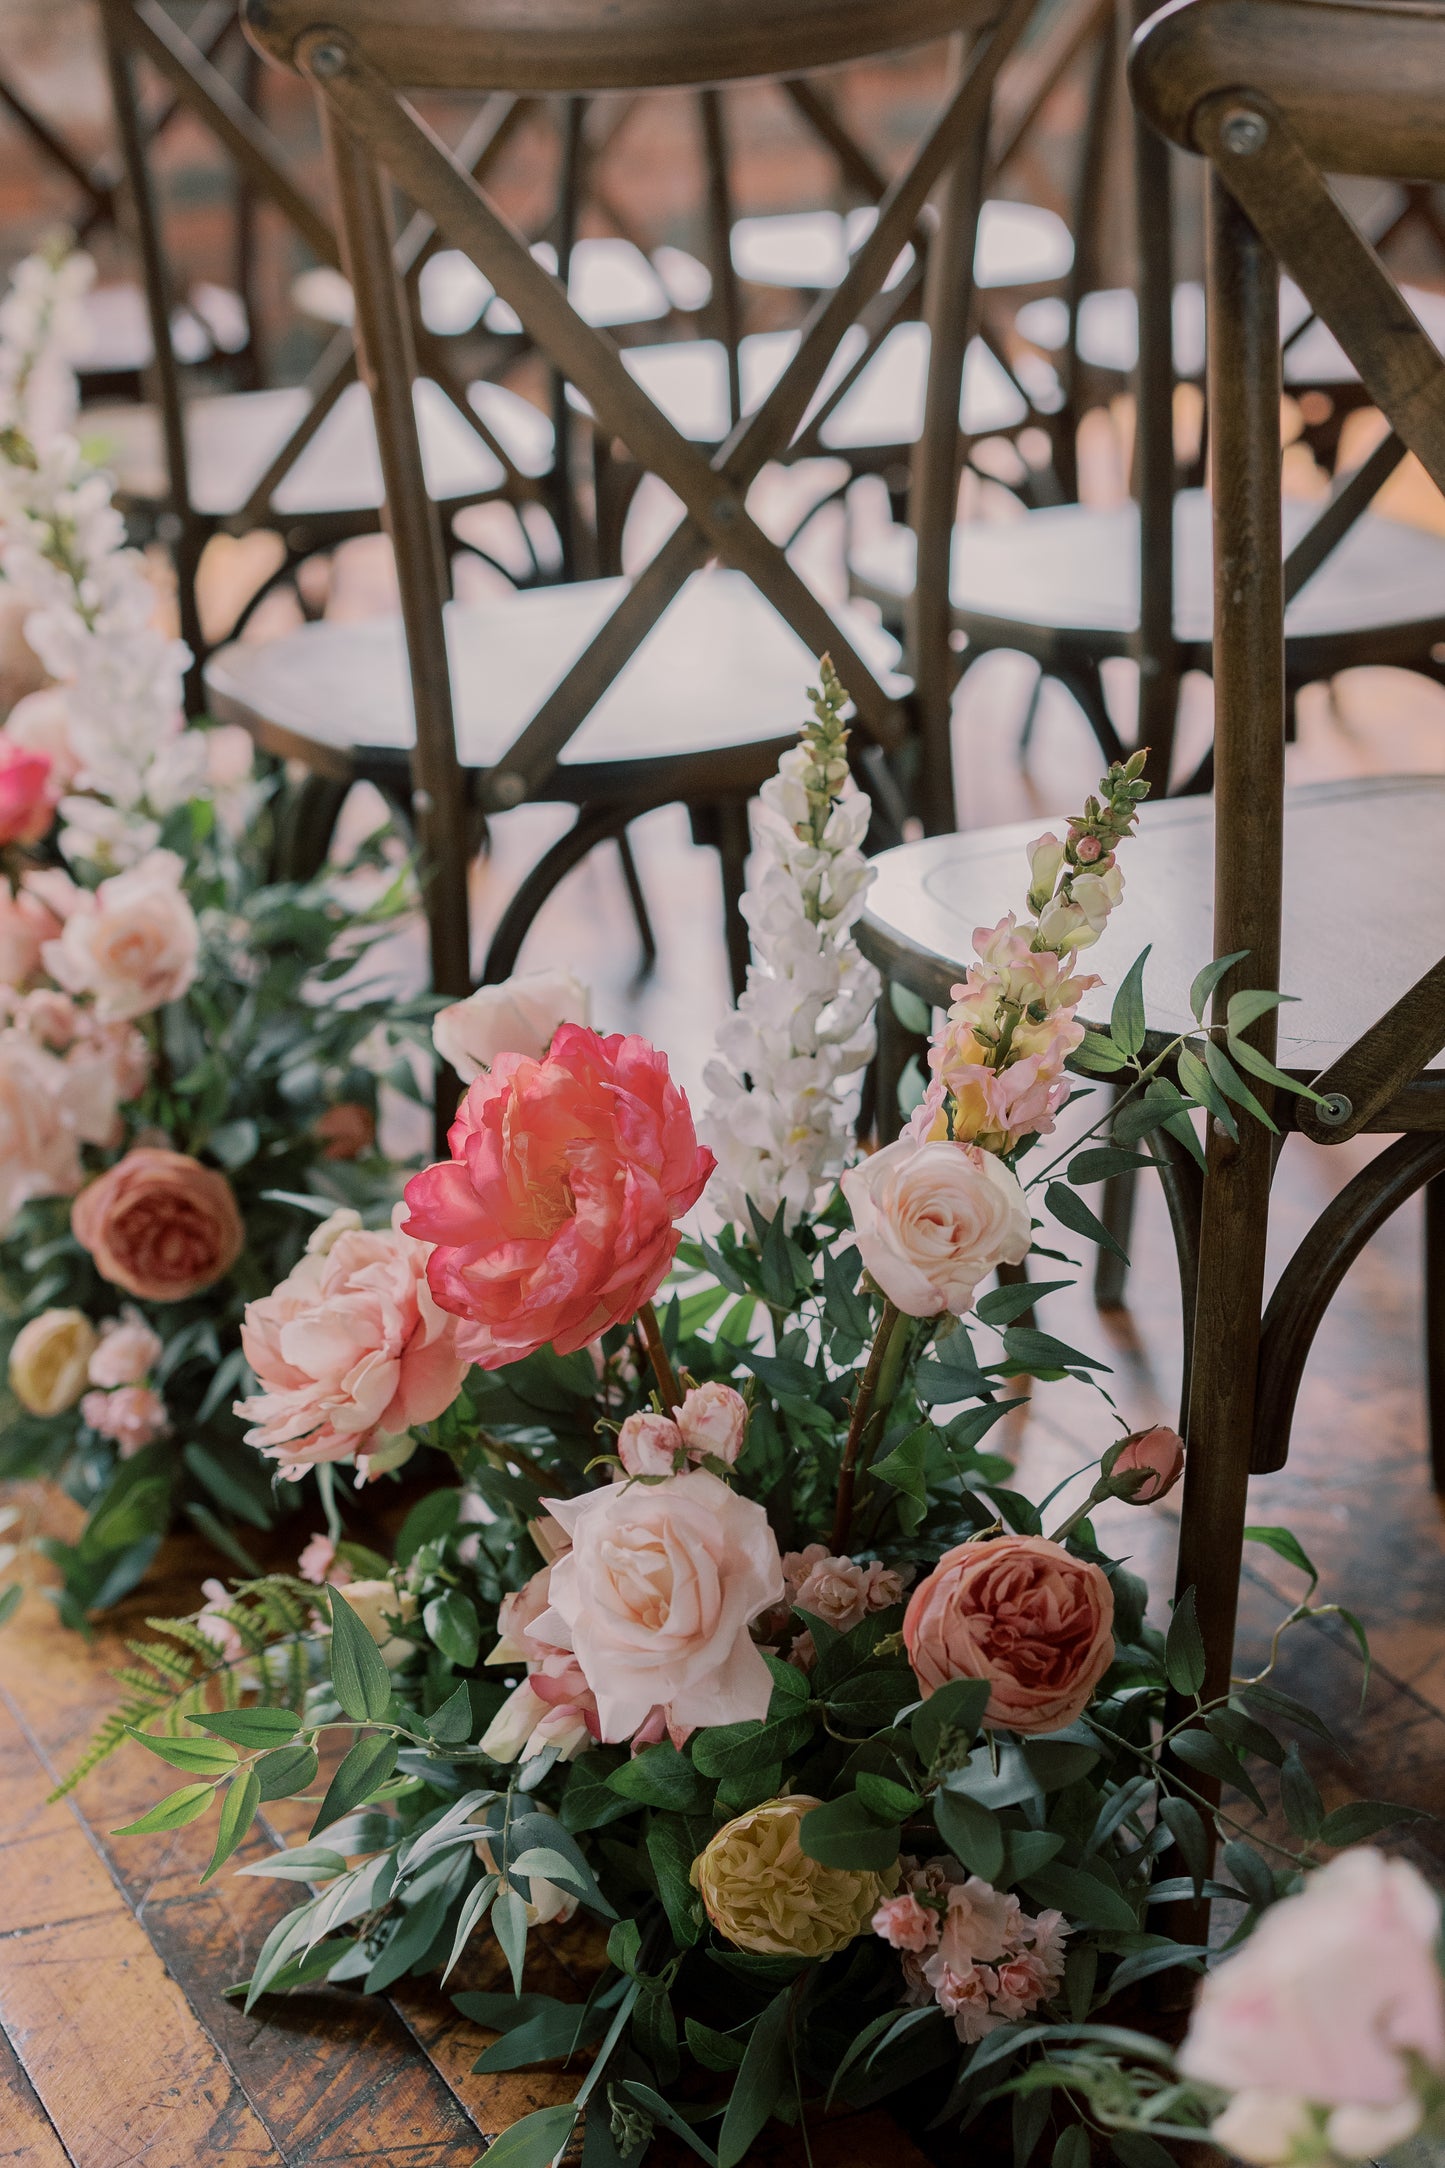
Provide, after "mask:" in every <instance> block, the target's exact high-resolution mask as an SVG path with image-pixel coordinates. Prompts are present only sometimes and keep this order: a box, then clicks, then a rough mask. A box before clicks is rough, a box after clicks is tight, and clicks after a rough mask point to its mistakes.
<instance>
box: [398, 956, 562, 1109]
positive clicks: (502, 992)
mask: <svg viewBox="0 0 1445 2168" xmlns="http://www.w3.org/2000/svg"><path fill="white" fill-rule="evenodd" d="M591 1006H592V1002H591V995H590V994H589V992H588V990H587V988H586V987H585V986H584V985H583V984H582V983H581V981H580V979H574V978H573V976H572V974H571V972H570V971H519V972H517V973H516V975H515V976H514V977H512V978H510V979H504V980H503V981H502V983H501V985H500V986H479V987H478V988H477V990H476V992H475V993H474V994H469V995H468V996H467V998H466V1000H465V1001H453V1002H451V1003H450V1004H449V1005H448V1006H447V1007H446V1008H445V1009H438V1011H437V1013H436V1015H435V1016H434V1017H433V1018H432V1044H433V1045H434V1046H435V1048H436V1050H437V1052H438V1053H439V1054H440V1055H441V1057H442V1060H443V1061H446V1062H450V1064H451V1066H452V1068H453V1069H455V1071H456V1073H457V1075H458V1076H459V1077H460V1078H461V1080H462V1082H463V1083H464V1084H471V1083H473V1082H475V1080H476V1078H477V1077H479V1076H480V1075H481V1074H482V1073H483V1071H484V1070H487V1069H490V1068H491V1066H492V1063H493V1062H494V1061H495V1060H496V1058H497V1056H498V1055H499V1054H530V1055H531V1056H532V1058H533V1060H535V1061H540V1060H541V1059H542V1056H543V1055H544V1054H545V1053H546V1051H547V1049H548V1047H549V1046H550V1045H551V1044H552V1037H553V1034H554V1033H555V1031H556V1029H557V1027H558V1025H559V1024H585V1023H587V1022H588V1021H589V1015H590V1010H591Z"/></svg>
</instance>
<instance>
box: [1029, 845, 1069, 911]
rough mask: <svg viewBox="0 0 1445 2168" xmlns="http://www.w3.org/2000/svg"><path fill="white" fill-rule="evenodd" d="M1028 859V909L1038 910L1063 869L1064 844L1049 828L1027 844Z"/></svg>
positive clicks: (1052, 889) (1045, 900)
mask: <svg viewBox="0 0 1445 2168" xmlns="http://www.w3.org/2000/svg"><path fill="white" fill-rule="evenodd" d="M1027 850H1028V859H1029V909H1030V910H1031V911H1039V910H1042V909H1043V906H1044V905H1045V904H1046V903H1047V902H1048V900H1049V898H1050V896H1052V894H1053V892H1054V886H1055V883H1056V882H1057V881H1058V878H1059V875H1060V874H1061V873H1062V872H1063V870H1064V846H1063V844H1062V843H1061V842H1060V841H1059V839H1058V837H1057V836H1056V835H1055V834H1054V833H1053V831H1052V830H1049V831H1048V832H1046V833H1045V834H1044V835H1041V836H1035V838H1034V840H1033V842H1032V843H1030V844H1029V845H1027Z"/></svg>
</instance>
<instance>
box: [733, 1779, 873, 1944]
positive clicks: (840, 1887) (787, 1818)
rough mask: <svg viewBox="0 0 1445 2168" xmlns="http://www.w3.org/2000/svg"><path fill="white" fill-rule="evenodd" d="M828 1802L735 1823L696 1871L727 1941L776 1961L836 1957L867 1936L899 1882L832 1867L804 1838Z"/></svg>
mask: <svg viewBox="0 0 1445 2168" xmlns="http://www.w3.org/2000/svg"><path fill="white" fill-rule="evenodd" d="M821 1804H822V1801H821V1800H818V1799H813V1798H810V1797H809V1796H808V1795H807V1794H805V1793H800V1794H799V1795H798V1796H797V1797H796V1798H794V1799H769V1800H768V1801H766V1803H765V1804H764V1805H763V1806H760V1807H753V1808H751V1809H750V1810H749V1811H748V1812H747V1813H746V1814H740V1815H738V1816H737V1818H736V1819H735V1820H734V1821H731V1822H727V1823H725V1824H724V1826H723V1827H722V1828H721V1829H720V1830H719V1831H718V1833H717V1835H716V1836H715V1837H714V1838H713V1839H712V1842H711V1843H710V1844H709V1845H708V1846H707V1848H706V1850H705V1851H703V1852H702V1853H701V1854H700V1855H699V1857H698V1858H697V1859H695V1860H694V1861H693V1864H692V1881H693V1887H694V1888H695V1889H697V1890H698V1891H699V1892H700V1893H701V1896H702V1901H703V1906H704V1909H705V1910H706V1912H707V1916H708V1918H709V1919H710V1920H711V1921H712V1924H713V1926H714V1927H715V1928H716V1929H717V1931H718V1933H719V1934H720V1935H725V1936H726V1937H727V1939H728V1941H729V1942H735V1943H736V1944H737V1946H738V1948H739V1949H740V1950H756V1951H758V1952H759V1953H761V1954H762V1955H765V1956H769V1957H828V1956H830V1955H831V1954H832V1952H833V1951H834V1950H841V1949H843V1948H845V1947H846V1945H847V1944H848V1943H850V1942H851V1941H853V1939H854V1937H855V1936H857V1935H861V1934H863V1933H864V1932H865V1930H866V1929H867V1927H868V1924H869V1922H870V1921H871V1919H872V1917H873V1914H874V1912H875V1911H876V1910H877V1908H878V1906H879V1905H880V1904H881V1903H882V1901H883V1899H884V1898H885V1897H886V1896H888V1895H889V1894H890V1892H891V1891H892V1890H893V1889H894V1888H895V1887H896V1885H897V1882H898V1874H899V1870H898V1868H897V1867H896V1866H895V1867H892V1868H890V1869H889V1871H888V1872H887V1874H883V1875H879V1874H872V1873H869V1872H868V1871H867V1870H866V1869H863V1868H845V1867H824V1866H821V1865H820V1864H819V1862H818V1861H817V1860H816V1859H809V1857H808V1855H807V1853H806V1852H805V1851H804V1850H803V1847H802V1845H801V1843H800V1842H799V1838H798V1830H799V1827H800V1825H801V1823H802V1820H803V1816H804V1815H805V1814H808V1813H810V1812H811V1811H812V1809H813V1808H814V1807H817V1806H821Z"/></svg>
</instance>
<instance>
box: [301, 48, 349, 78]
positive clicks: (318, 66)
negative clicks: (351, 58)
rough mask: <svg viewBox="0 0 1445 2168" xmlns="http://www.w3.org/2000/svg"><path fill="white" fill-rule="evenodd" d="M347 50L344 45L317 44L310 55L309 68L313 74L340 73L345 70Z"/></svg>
mask: <svg viewBox="0 0 1445 2168" xmlns="http://www.w3.org/2000/svg"><path fill="white" fill-rule="evenodd" d="M346 64H347V52H346V47H345V46H344V45H318V46H317V47H316V49H315V51H314V52H313V53H312V55H311V60H310V68H311V73H312V74H313V75H321V76H327V75H341V74H343V73H344V72H345V69H346Z"/></svg>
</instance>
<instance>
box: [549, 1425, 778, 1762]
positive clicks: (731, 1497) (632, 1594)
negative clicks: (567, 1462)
mask: <svg viewBox="0 0 1445 2168" xmlns="http://www.w3.org/2000/svg"><path fill="white" fill-rule="evenodd" d="M547 1508H548V1511H549V1512H550V1513H551V1514H552V1515H553V1517H554V1519H556V1520H557V1521H559V1522H560V1523H561V1525H562V1527H563V1529H564V1530H565V1531H566V1532H567V1533H568V1534H569V1535H570V1536H571V1538H572V1548H571V1550H570V1551H568V1552H567V1553H566V1554H565V1555H564V1556H563V1557H562V1558H560V1559H558V1561H557V1563H556V1564H555V1565H554V1566H553V1567H552V1568H551V1581H550V1585H549V1590H548V1595H549V1604H548V1608H547V1610H546V1611H544V1612H543V1613H542V1615H541V1617H540V1618H539V1619H537V1620H536V1621H535V1622H534V1626H533V1631H534V1632H535V1633H536V1634H537V1635H538V1636H539V1638H541V1639H543V1640H546V1641H549V1642H551V1643H553V1644H554V1645H555V1646H557V1647H560V1648H569V1649H571V1650H572V1651H573V1653H574V1654H575V1656H576V1659H577V1662H578V1664H579V1666H580V1667H581V1670H582V1673H583V1676H584V1677H585V1679H586V1682H587V1684H588V1686H589V1687H590V1688H591V1690H592V1692H593V1694H594V1695H595V1696H596V1699H597V1712H598V1718H599V1728H600V1734H601V1737H602V1738H603V1739H604V1740H617V1739H630V1738H632V1737H633V1736H634V1734H636V1733H637V1732H638V1731H639V1730H641V1729H642V1728H643V1727H644V1726H646V1725H648V1723H649V1719H653V1720H656V1719H657V1718H658V1717H659V1714H660V1717H661V1722H660V1723H657V1722H655V1723H654V1728H655V1729H656V1730H657V1731H658V1732H659V1733H660V1730H661V1724H662V1723H665V1724H666V1727H667V1729H668V1731H669V1732H670V1734H671V1736H672V1738H673V1740H674V1743H676V1742H677V1740H678V1739H680V1738H681V1737H684V1736H685V1735H686V1734H687V1733H688V1732H690V1731H692V1730H694V1729H695V1728H696V1727H697V1726H699V1725H703V1724H737V1723H742V1722H744V1721H745V1720H746V1719H747V1718H749V1717H762V1716H765V1715H766V1714H767V1708H768V1702H769V1700H770V1699H771V1696H772V1678H771V1675H770V1673H769V1671H768V1667H767V1665H766V1664H765V1663H764V1662H763V1659H762V1656H761V1654H760V1653H759V1651H758V1649H757V1647H756V1646H755V1644H754V1642H753V1640H752V1637H751V1635H750V1634H749V1632H748V1628H749V1626H750V1625H751V1623H752V1621H753V1620H754V1619H755V1618H757V1617H758V1616H759V1615H760V1614H761V1613H762V1612H764V1611H766V1610H767V1609H768V1608H769V1606H770V1605H772V1604H775V1603H777V1602H778V1601H779V1599H780V1598H781V1596H782V1593H783V1568H782V1561H781V1559H780V1558H779V1556H778V1545H777V1539H776V1537H775V1536H774V1534H773V1531H772V1528H771V1526H770V1524H769V1521H768V1516H767V1514H766V1513H765V1512H764V1511H763V1508H762V1507H761V1506H760V1505H755V1504H754V1503H753V1501H752V1499H750V1498H742V1497H740V1496H739V1495H738V1493H737V1492H736V1491H734V1490H730V1489H729V1487H728V1485H727V1484H726V1483H723V1482H721V1481H720V1480H719V1479H718V1477H717V1476H715V1475H711V1474H709V1473H708V1471H707V1470H706V1469H705V1468H694V1469H690V1470H689V1471H688V1473H687V1474H685V1475H676V1476H671V1477H669V1478H668V1479H667V1480H666V1481H665V1482H662V1483H652V1484H642V1483H621V1484H617V1485H615V1486H611V1487H608V1488H604V1489H602V1490H594V1491H588V1492H586V1493H584V1495H583V1496H582V1497H580V1498H552V1499H549V1500H548V1501H547Z"/></svg>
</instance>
